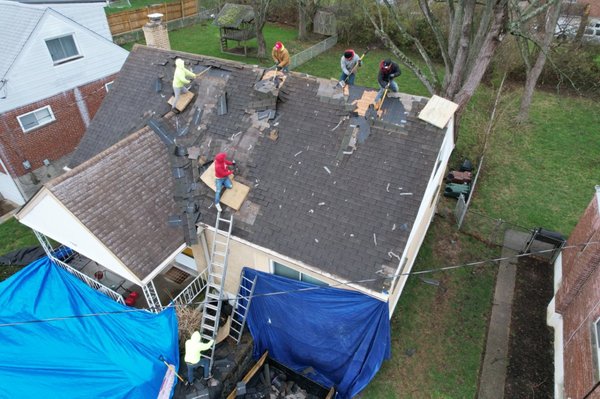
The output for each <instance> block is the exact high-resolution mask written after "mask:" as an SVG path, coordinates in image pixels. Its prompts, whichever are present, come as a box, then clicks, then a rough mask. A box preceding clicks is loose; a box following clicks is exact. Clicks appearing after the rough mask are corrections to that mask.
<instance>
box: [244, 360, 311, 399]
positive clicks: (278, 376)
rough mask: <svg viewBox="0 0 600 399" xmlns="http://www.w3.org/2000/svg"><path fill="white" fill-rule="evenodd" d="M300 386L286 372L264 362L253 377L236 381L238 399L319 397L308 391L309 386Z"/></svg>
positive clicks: (309, 398)
mask: <svg viewBox="0 0 600 399" xmlns="http://www.w3.org/2000/svg"><path fill="white" fill-rule="evenodd" d="M305 388H306V389H304V388H303V387H301V386H300V385H298V383H297V382H296V381H294V380H293V379H292V378H291V377H290V376H288V375H287V373H286V372H285V371H283V370H280V369H278V368H276V367H273V366H270V367H269V365H268V364H266V365H265V366H263V368H262V370H261V371H260V372H258V373H257V374H256V375H255V376H254V378H252V379H251V380H250V382H248V384H244V383H243V382H240V383H238V386H237V396H236V398H238V399H319V398H320V396H317V395H314V394H312V393H310V392H309V390H310V387H305Z"/></svg>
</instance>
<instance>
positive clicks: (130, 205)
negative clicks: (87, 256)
mask: <svg viewBox="0 0 600 399" xmlns="http://www.w3.org/2000/svg"><path fill="white" fill-rule="evenodd" d="M176 56H181V57H183V58H185V59H186V60H187V61H188V62H189V63H191V64H192V65H193V67H194V68H204V67H207V66H212V67H213V69H212V70H211V71H209V73H207V74H205V75H204V76H203V77H202V78H200V79H199V80H198V85H199V87H195V88H193V89H192V90H193V91H194V92H197V93H201V95H199V96H197V97H196V102H195V104H193V105H190V106H189V107H188V109H187V110H186V111H185V112H184V113H182V114H180V115H178V116H177V117H175V118H172V119H171V120H170V121H167V122H169V123H170V124H171V125H172V129H173V130H174V131H175V130H177V131H179V132H180V133H182V135H181V136H180V137H178V139H177V140H178V143H180V144H183V145H187V146H189V148H190V149H193V150H194V151H195V152H196V153H197V154H198V155H203V156H206V157H207V158H208V159H212V157H213V156H214V155H215V154H216V153H217V152H220V151H227V152H228V154H229V155H230V156H231V157H233V158H235V159H236V160H237V161H238V165H239V166H240V168H241V173H240V174H239V175H237V176H236V179H238V180H239V181H241V182H243V183H245V184H247V185H249V186H250V187H251V190H250V194H249V196H248V198H247V199H246V201H245V203H244V205H243V206H242V208H241V209H240V211H239V212H237V214H236V216H235V218H234V230H233V235H234V236H236V237H239V238H241V239H244V240H247V241H249V242H252V243H254V244H256V245H258V246H261V247H264V248H267V249H270V250H273V251H275V252H277V253H280V254H282V255H284V256H288V257H290V258H293V259H296V260H298V261H301V262H303V263H305V264H307V265H309V266H313V267H315V268H318V269H320V270H321V271H323V272H324V273H326V274H329V275H332V276H334V277H337V278H340V279H345V280H348V281H357V280H364V279H369V280H370V279H377V278H378V277H379V276H380V275H379V274H378V272H380V271H381V269H382V266H383V265H390V266H393V267H394V268H396V267H397V265H398V260H397V259H396V258H394V257H392V256H391V255H390V253H391V252H393V253H394V254H397V255H400V254H402V251H403V250H404V247H405V245H406V242H407V239H408V236H409V234H410V231H411V229H412V228H413V222H414V221H415V218H416V216H417V212H418V210H419V207H420V205H421V202H422V199H423V194H424V192H425V189H426V187H427V184H428V182H429V179H430V177H431V175H432V173H433V170H434V168H435V165H436V160H437V157H438V153H439V151H440V147H441V144H442V140H443V138H444V133H445V130H444V129H438V128H436V127H434V126H432V125H430V124H428V123H425V122H423V121H421V120H419V119H418V118H417V114H418V112H419V110H420V109H422V108H423V106H424V105H425V103H426V99H424V98H421V97H411V96H408V95H404V96H403V97H402V99H401V101H388V102H386V105H385V106H384V113H383V117H382V118H381V120H378V121H376V122H375V123H374V124H373V125H372V126H371V127H370V134H369V135H368V137H366V139H365V140H364V143H360V144H358V148H357V149H356V150H355V151H354V153H353V154H352V155H344V154H343V151H345V150H346V149H347V147H346V146H347V144H348V142H347V139H349V136H348V134H349V132H352V131H353V129H354V127H353V126H354V125H353V123H357V122H356V120H354V119H352V118H349V117H350V116H351V115H349V111H350V110H353V109H355V106H354V105H352V104H351V103H352V102H353V101H354V100H357V99H361V98H366V97H369V98H371V99H372V98H373V96H374V91H373V90H371V89H365V88H361V87H356V86H353V87H351V90H350V94H349V97H348V98H346V99H345V98H344V97H343V96H341V94H339V95H338V94H336V93H332V92H328V91H327V88H330V87H333V83H332V82H331V81H330V80H325V79H318V78H315V77H311V76H307V75H304V74H298V73H291V74H289V75H288V76H287V78H286V80H285V82H284V84H283V86H282V88H281V89H280V91H279V101H278V102H277V116H276V118H275V120H273V121H271V123H270V125H269V124H267V122H266V121H265V120H258V117H257V113H256V112H255V111H256V110H259V109H263V108H265V107H263V106H262V105H261V104H263V103H264V96H263V97H261V95H260V93H258V92H257V91H256V90H254V89H253V85H254V84H255V83H256V82H257V81H258V80H260V79H261V77H262V76H263V73H264V71H265V70H264V69H262V68H258V67H253V66H249V65H244V64H239V63H235V62H230V61H225V60H219V59H213V58H209V57H203V56H198V55H192V54H185V53H177V52H173V51H165V50H158V49H151V48H147V47H143V46H136V47H134V49H133V51H132V52H131V54H130V56H129V58H128V59H127V61H126V63H125V65H124V67H123V69H122V71H121V73H120V75H119V77H118V79H117V80H116V82H115V84H114V86H113V89H112V90H111V92H110V93H109V94H108V96H107V97H106V99H105V100H104V102H103V104H102V106H101V108H100V110H99V111H98V112H97V114H96V117H95V119H94V121H93V122H92V124H91V125H90V128H89V130H88V131H87V133H86V135H85V136H84V139H83V140H82V143H81V145H80V148H79V150H78V151H77V153H76V154H75V157H74V162H73V163H74V164H80V163H81V162H82V160H84V159H86V157H91V156H94V155H96V154H98V153H99V152H100V151H103V150H105V149H106V148H109V150H107V152H109V153H111V154H114V156H115V158H114V159H113V160H112V161H111V162H103V163H102V166H104V167H105V168H107V171H106V172H105V173H109V172H108V169H110V174H111V175H112V176H114V179H119V180H118V182H116V181H115V182H114V183H112V184H111V186H110V187H106V185H107V184H108V182H107V181H106V179H104V177H103V172H101V171H100V169H99V170H98V171H92V172H89V173H92V174H95V176H96V177H97V178H103V179H104V180H102V181H101V185H100V186H101V187H103V186H104V188H99V189H95V191H94V193H93V194H91V193H89V192H88V193H84V192H83V191H82V190H80V191H74V190H73V189H71V188H69V189H64V190H63V191H62V194H61V199H62V201H63V202H65V203H68V205H67V206H68V207H75V208H76V209H78V210H79V212H81V213H80V216H79V217H80V219H81V220H82V221H83V220H90V221H91V220H93V221H94V222H93V223H96V224H97V225H96V227H95V229H98V231H103V232H112V233H111V234H112V236H111V237H113V238H112V239H110V240H108V239H107V240H106V244H107V245H117V244H119V245H121V243H119V242H118V240H115V239H114V237H115V235H123V236H127V235H135V234H138V233H137V232H138V231H139V230H140V229H141V230H144V233H143V235H144V239H143V240H138V245H131V244H128V245H127V246H126V245H124V243H123V250H125V248H128V251H130V253H129V254H128V255H129V256H130V257H131V259H135V258H136V257H140V258H142V257H146V252H147V251H148V249H149V248H152V247H153V246H161V245H163V241H164V239H165V237H167V236H169V237H172V236H176V237H177V238H178V239H179V243H180V244H182V243H183V240H182V238H181V237H182V236H181V235H180V233H179V232H175V231H174V230H173V228H172V227H169V226H168V225H167V223H166V219H165V215H166V214H168V212H164V213H161V214H160V215H156V214H153V216H152V217H153V221H152V224H151V227H149V226H144V223H150V220H149V219H148V218H143V216H142V214H141V213H139V211H140V210H142V209H143V208H144V207H145V206H149V209H155V204H153V203H152V201H157V202H161V201H167V202H168V201H171V203H172V204H171V205H169V206H167V205H165V204H166V203H164V202H162V204H163V205H162V206H164V207H165V208H169V210H170V211H172V209H173V204H174V201H173V200H172V196H173V194H174V193H173V192H169V190H171V187H172V185H171V184H172V183H170V182H166V181H164V182H163V184H164V185H165V186H164V188H163V189H162V190H158V189H157V190H146V191H144V192H143V190H144V187H145V186H144V183H143V179H134V178H133V176H134V175H136V173H140V174H142V171H144V170H145V171H146V172H145V174H148V173H150V171H152V172H151V173H156V174H159V175H160V178H161V179H164V178H165V177H166V176H167V175H169V173H170V165H169V162H168V161H167V156H166V153H167V147H166V146H164V145H162V149H161V144H160V141H159V139H158V137H157V136H156V137H155V134H154V133H153V132H151V131H149V130H148V129H143V130H142V131H140V132H138V133H135V135H134V136H135V137H136V139H139V140H140V144H141V143H142V141H143V143H145V145H146V146H147V148H146V149H144V150H143V151H141V150H136V149H135V148H137V147H133V141H131V138H128V139H126V140H125V141H121V142H119V140H121V139H123V138H124V137H127V136H128V135H130V134H132V133H133V132H135V131H136V130H138V129H139V128H140V127H142V126H144V124H145V123H147V121H148V120H149V119H150V118H158V117H159V116H160V115H162V114H164V113H165V112H166V111H167V110H168V106H167V105H166V101H167V99H168V97H169V96H170V95H171V92H172V89H171V82H170V78H171V76H172V73H173V69H174V58H175V57H176ZM158 77H162V80H161V82H162V89H161V91H157V90H156V88H157V87H158V86H157V84H156V82H157V78H158ZM223 92H226V93H227V113H226V114H224V115H218V112H217V111H219V109H220V107H219V104H218V103H219V96H220V95H221V94H222V93H223ZM340 93H341V91H340ZM263 105H264V104H263ZM199 110H202V111H201V112H200V111H199ZM265 124H267V126H269V128H268V129H263V127H264V126H265ZM272 129H277V130H278V133H279V137H278V139H277V140H276V141H272V140H270V139H269V138H268V137H267V136H268V134H269V132H270V131H271V130H272ZM361 134H362V133H361ZM363 138H365V137H364V136H363ZM115 143H118V144H116V147H118V149H119V150H114V149H113V148H110V146H111V145H114V144H115ZM128 143H129V144H128ZM129 146H132V148H128V147H129ZM151 153H153V154H154V156H151V155H150V154H151ZM104 156H105V155H100V156H96V157H95V158H93V159H92V160H90V161H89V162H91V163H83V164H81V165H80V166H79V167H77V168H76V169H74V170H73V173H72V174H68V175H66V176H64V177H63V179H62V180H61V181H60V182H59V183H54V185H55V186H56V187H59V186H61V185H67V184H68V185H69V186H72V187H73V188H75V187H81V185H82V184H83V181H85V182H92V181H94V180H95V178H96V177H93V176H92V175H89V176H88V172H86V171H85V169H87V168H90V167H92V166H94V165H96V164H95V162H97V160H98V158H104ZM120 157H124V158H126V159H127V162H126V161H125V160H122V159H120ZM138 163H141V164H143V166H140V165H138ZM98 166H99V167H100V166H101V165H100V164H98ZM132 167H135V171H136V172H131V171H130V170H129V168H132ZM120 174H123V175H126V176H128V177H125V178H121V176H120ZM77 176H79V177H77ZM71 179H80V181H77V182H76V183H70V182H69V180H71ZM87 184H89V183H87ZM65 187H66V186H65ZM157 188H158V187H157ZM52 190H55V189H52ZM201 190H202V192H203V194H204V195H203V196H202V197H201V201H200V209H201V213H202V215H201V218H200V221H201V222H204V223H206V224H209V225H212V224H213V223H214V218H215V211H214V208H212V209H211V207H212V201H213V196H214V193H213V192H212V191H211V190H210V189H208V187H206V186H204V185H202V188H201ZM115 191H119V193H116V192H115ZM146 193H147V194H146ZM57 196H58V195H57ZM141 197H143V198H141ZM134 204H135V205H134ZM136 205H137V206H136ZM102 208H106V210H101V209H102ZM110 209H113V210H114V211H115V212H116V214H117V215H118V216H117V217H111V218H105V217H103V216H104V215H106V213H105V212H109V211H110ZM134 211H135V213H134V215H129V214H128V212H134ZM151 212H152V211H151ZM125 218H126V220H135V221H136V224H135V225H130V224H129V223H123V222H122V220H124V219H125ZM115 230H120V232H118V233H117V232H114V231H115ZM107 234H108V233H107ZM123 240H125V237H123ZM103 241H104V240H103ZM171 245H172V247H175V246H176V243H175V242H173V243H171ZM136 254H137V255H136ZM155 256H158V255H155ZM157 263H160V260H158V259H156V261H155V262H154V264H157ZM360 285H362V286H364V287H367V288H371V289H374V290H376V291H380V290H382V289H383V286H384V284H383V283H382V281H367V282H362V283H360Z"/></svg>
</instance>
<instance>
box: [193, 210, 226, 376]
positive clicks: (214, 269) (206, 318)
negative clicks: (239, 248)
mask: <svg viewBox="0 0 600 399" xmlns="http://www.w3.org/2000/svg"><path fill="white" fill-rule="evenodd" d="M221 225H224V227H225V228H226V230H224V231H225V232H226V234H225V237H224V239H223V237H221V236H219V234H218V231H219V228H220V227H221ZM232 228H233V215H231V216H230V217H229V219H226V218H222V217H221V212H218V213H217V220H216V222H215V231H214V236H213V242H212V249H211V255H210V265H209V266H208V282H207V284H206V296H205V298H204V305H203V307H202V322H201V324H200V335H201V336H202V339H203V340H204V341H208V340H213V341H216V339H217V333H218V331H219V318H220V317H221V301H222V299H223V289H224V286H225V277H226V276H227V257H228V256H229V239H230V238H231V230H232ZM215 346H216V342H215V344H213V346H212V347H211V349H210V351H204V352H202V353H201V354H200V356H201V357H203V358H206V359H209V361H210V367H209V369H210V370H212V366H213V361H214V357H215Z"/></svg>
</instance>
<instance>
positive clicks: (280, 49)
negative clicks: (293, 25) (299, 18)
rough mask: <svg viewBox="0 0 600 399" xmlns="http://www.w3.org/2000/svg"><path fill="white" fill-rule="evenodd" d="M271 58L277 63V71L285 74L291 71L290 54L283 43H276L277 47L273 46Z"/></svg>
mask: <svg viewBox="0 0 600 399" xmlns="http://www.w3.org/2000/svg"><path fill="white" fill-rule="evenodd" d="M271 57H272V58H273V61H275V66H276V67H277V70H278V71H279V70H283V72H286V73H287V72H288V71H289V65H290V53H289V52H288V51H287V49H286V48H285V47H284V46H283V43H281V42H276V43H275V46H273V50H271Z"/></svg>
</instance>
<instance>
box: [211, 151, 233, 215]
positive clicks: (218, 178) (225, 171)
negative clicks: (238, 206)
mask: <svg viewBox="0 0 600 399" xmlns="http://www.w3.org/2000/svg"><path fill="white" fill-rule="evenodd" d="M229 165H235V161H228V160H227V154H225V153H224V152H220V153H218V154H217V155H216V156H215V186H216V187H215V188H216V190H215V207H216V208H217V210H218V211H219V212H221V211H222V209H221V205H220V204H219V202H220V201H221V190H222V189H223V187H225V188H233V184H232V183H231V180H229V175H231V174H233V172H232V171H231V170H229V168H228V166H229Z"/></svg>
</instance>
